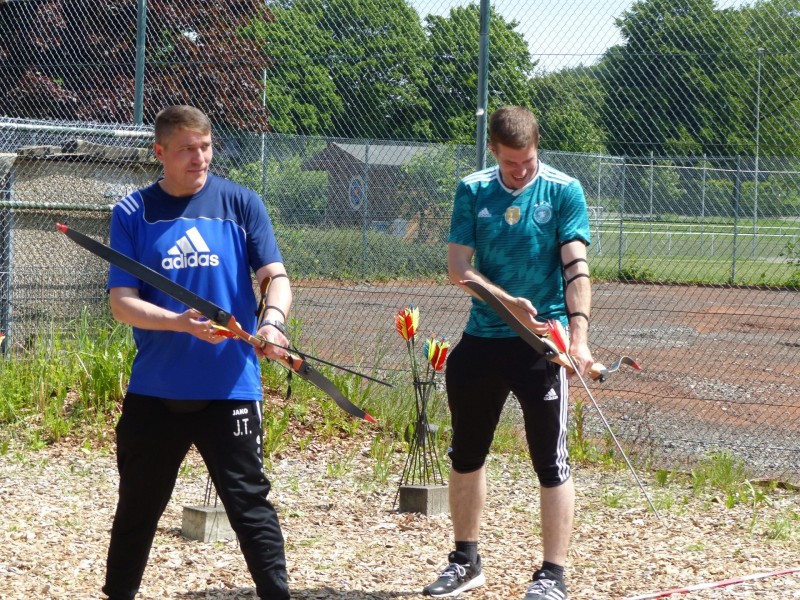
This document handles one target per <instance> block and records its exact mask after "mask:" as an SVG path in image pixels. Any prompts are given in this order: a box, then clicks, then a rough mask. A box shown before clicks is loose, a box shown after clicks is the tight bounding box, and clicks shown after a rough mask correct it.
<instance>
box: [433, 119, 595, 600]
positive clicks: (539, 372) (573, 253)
mask: <svg viewBox="0 0 800 600" xmlns="http://www.w3.org/2000/svg"><path fill="white" fill-rule="evenodd" d="M489 137H490V144H489V147H490V149H491V151H492V153H493V154H494V156H495V158H496V159H497V166H496V167H492V168H489V169H485V170H483V171H479V172H477V173H473V174H471V175H469V176H467V177H465V178H464V179H463V180H461V182H460V183H459V184H458V187H457V189H456V195H455V203H454V206H453V214H452V219H451V226H450V237H449V244H448V257H447V258H448V272H449V276H450V280H451V281H452V282H453V283H456V284H458V283H459V282H460V281H464V280H477V281H480V282H482V283H483V284H484V285H485V286H486V287H487V288H489V289H490V290H491V291H492V292H493V293H494V294H495V295H496V296H498V297H499V298H500V299H501V300H503V301H504V302H505V303H507V304H511V305H515V306H516V307H518V308H519V309H521V311H518V312H521V313H522V314H524V321H525V325H527V326H528V327H529V328H530V329H531V330H533V331H534V332H535V333H537V334H540V335H544V334H546V333H547V327H546V324H545V321H547V320H550V319H555V320H558V321H560V322H561V323H562V324H563V325H565V326H568V327H569V331H570V337H571V344H570V350H569V352H570V354H571V355H572V356H573V358H574V360H575V363H576V366H577V367H578V369H579V370H580V371H581V373H582V374H584V373H586V372H587V371H588V369H589V367H591V365H592V363H593V360H592V355H591V352H590V351H589V348H588V329H589V315H590V307H591V286H590V282H589V269H588V264H587V262H586V246H587V245H588V244H589V241H590V239H589V220H588V215H587V210H586V200H585V198H584V194H583V189H582V188H581V185H580V183H579V182H578V181H577V180H576V179H574V178H572V177H569V176H567V175H565V174H564V173H561V172H559V171H557V170H556V169H553V168H552V167H550V166H548V165H546V164H544V163H542V162H541V161H539V156H538V147H539V127H538V124H537V122H536V118H535V117H534V115H533V113H531V112H530V111H528V110H527V109H525V108H522V107H505V108H501V109H499V110H498V111H496V112H495V113H493V114H492V116H491V118H490V122H489ZM464 289H465V290H466V288H464ZM446 384H447V397H448V403H449V406H450V412H451V417H452V427H453V439H452V444H451V448H450V451H449V453H450V459H451V462H452V470H451V475H450V482H449V494H450V512H451V517H452V522H453V532H454V538H455V550H454V551H453V552H452V553H450V555H449V557H448V561H449V563H450V564H449V565H448V567H447V568H446V569H445V570H444V571H443V572H442V573H441V575H440V577H439V578H438V579H437V580H436V581H435V582H434V583H432V584H431V585H429V586H427V587H426V588H425V589H424V590H423V593H424V594H425V595H429V596H435V597H453V596H457V595H458V594H459V593H461V592H464V591H467V590H470V589H473V588H475V587H478V586H480V585H482V584H483V583H485V577H484V575H483V572H482V561H481V557H480V555H479V554H478V536H479V530H480V519H481V513H482V511H483V506H484V503H485V499H486V472H485V461H486V457H487V455H488V453H489V448H490V446H491V443H492V438H493V436H494V431H495V428H496V427H497V423H498V421H499V418H500V413H501V411H502V409H503V405H504V403H505V401H506V399H507V397H508V395H509V393H511V392H513V393H514V395H515V396H516V397H517V398H518V400H519V402H520V405H521V408H522V413H523V416H524V421H525V431H526V437H527V441H528V447H529V449H530V454H531V459H532V462H533V466H534V470H535V471H536V474H537V477H538V479H539V483H540V499H541V529H542V546H543V547H542V554H543V562H542V565H541V568H539V569H537V570H536V571H535V572H534V574H533V580H532V582H531V583H530V585H529V586H528V588H527V591H526V594H525V600H566V598H567V588H566V585H565V584H564V566H565V563H566V558H567V550H568V547H569V539H570V534H571V531H572V522H573V514H574V505H575V489H574V486H573V482H572V479H571V477H570V465H569V457H568V453H567V445H566V436H567V407H568V384H567V374H566V372H565V370H564V368H563V367H560V366H558V365H556V364H554V363H552V362H549V361H547V360H545V359H544V358H543V357H542V356H541V355H540V354H538V353H537V352H536V351H535V350H534V349H533V348H531V347H530V346H529V345H527V344H526V343H525V342H524V341H523V340H522V339H521V338H520V337H519V336H517V335H516V334H515V333H514V331H513V330H512V329H511V328H510V327H509V326H508V325H506V323H505V322H504V321H503V320H502V319H501V318H500V317H499V316H498V315H497V313H495V312H494V311H493V310H492V309H491V307H489V306H488V305H486V304H485V303H483V302H482V301H480V300H479V299H477V298H473V299H472V309H471V311H470V315H469V320H468V322H467V326H466V329H465V330H464V334H463V336H462V339H461V341H460V342H459V343H458V345H457V346H456V347H455V348H454V349H453V352H452V353H451V355H450V357H449V358H448V361H447V371H446Z"/></svg>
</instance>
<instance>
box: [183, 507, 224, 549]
mask: <svg viewBox="0 0 800 600" xmlns="http://www.w3.org/2000/svg"><path fill="white" fill-rule="evenodd" d="M181 535H183V537H185V538H188V539H190V540H199V541H201V542H216V541H219V540H233V539H236V533H235V532H234V531H233V529H231V524H230V521H228V515H227V514H226V513H225V507H223V506H184V507H183V525H182V526H181Z"/></svg>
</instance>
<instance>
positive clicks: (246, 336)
mask: <svg viewBox="0 0 800 600" xmlns="http://www.w3.org/2000/svg"><path fill="white" fill-rule="evenodd" d="M56 227H57V228H58V230H59V231H60V232H61V233H63V234H64V235H66V236H67V237H68V238H70V239H71V240H72V241H73V242H75V243H76V244H78V245H79V246H81V247H83V248H85V249H86V250H88V251H89V252H91V253H92V254H94V255H96V256H99V257H100V258H102V259H103V260H105V261H107V262H109V263H111V264H112V265H114V266H117V267H119V268H120V269H122V270H123V271H126V272H127V273H130V274H131V275H133V276H134V277H136V278H138V279H140V280H141V281H144V282H145V283H148V284H150V285H152V286H153V287H155V288H158V289H159V290H161V291H162V292H164V293H165V294H169V295H170V296H172V297H173V298H175V299H176V300H178V301H179V302H182V303H183V304H185V305H186V306H188V307H189V308H193V309H195V310H196V311H197V312H199V313H200V314H202V315H203V316H204V317H206V318H207V319H208V320H209V321H212V322H213V323H215V324H216V325H218V326H221V327H223V328H225V330H227V331H228V332H230V337H234V336H235V337H237V338H239V339H241V340H243V341H245V342H247V343H248V344H250V345H251V346H253V347H254V348H264V346H265V345H266V344H268V343H269V342H267V340H265V339H264V338H262V337H260V336H257V335H252V334H250V333H247V332H246V331H245V330H243V329H242V328H241V326H240V325H239V323H238V322H237V321H236V318H235V317H234V316H233V315H232V314H231V313H229V312H228V311H226V310H224V309H222V308H220V307H219V306H217V305H215V304H213V303H212V302H210V301H208V300H206V299H205V298H203V297H201V296H198V295H197V294H195V293H194V292H192V291H191V290H189V289H187V288H185V287H183V286H182V285H180V284H178V283H175V282H174V281H172V280H171V279H169V278H167V277H165V276H164V275H162V274H161V273H158V272H157V271H154V270H153V269H151V268H150V267H148V266H146V265H143V264H142V263H140V262H138V261H136V260H134V259H132V258H130V257H129V256H126V255H124V254H122V253H121V252H118V251H117V250H114V249H113V248H111V247H110V246H106V245H105V244H102V243H100V242H98V241H97V240H95V239H93V238H90V237H89V236H87V235H84V234H83V233H81V232H79V231H76V230H75V229H72V228H70V227H67V226H66V225H61V224H60V223H57V224H56ZM284 350H286V355H285V357H284V358H283V359H277V360H278V362H280V363H281V364H282V365H283V366H284V367H286V368H287V369H289V370H291V371H292V372H294V373H296V374H297V375H298V376H299V377H300V378H301V379H305V380H306V381H308V382H309V383H311V384H313V385H315V386H317V387H318V388H319V389H321V390H322V391H323V392H325V393H326V394H328V395H329V396H330V397H331V398H333V401H334V402H336V404H337V405H338V406H339V407H340V408H341V409H342V410H344V411H345V412H346V413H348V414H351V415H353V416H354V417H357V418H359V419H364V420H366V421H370V422H372V423H375V422H376V421H375V418H374V417H373V416H372V415H370V414H369V413H366V412H364V411H363V410H361V409H360V408H359V407H357V406H356V405H355V404H353V403H352V402H350V400H348V399H347V398H346V397H345V395H344V394H343V393H342V392H341V390H340V389H339V388H337V387H336V386H335V385H334V384H333V382H331V381H330V380H329V379H328V378H327V377H325V376H324V375H322V374H321V373H320V372H319V371H317V370H316V369H315V368H314V367H312V366H311V365H310V364H309V363H308V361H307V360H306V359H305V358H304V357H303V356H302V355H297V354H293V353H292V352H291V351H290V349H289V348H284ZM365 377H366V376H365ZM370 379H371V378H370Z"/></svg>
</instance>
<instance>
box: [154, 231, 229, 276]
mask: <svg viewBox="0 0 800 600" xmlns="http://www.w3.org/2000/svg"><path fill="white" fill-rule="evenodd" d="M167 254H169V256H167V257H165V258H164V259H163V260H162V261H161V267H162V268H163V269H166V270H167V271H170V270H172V269H186V268H190V267H216V266H218V265H219V255H218V254H212V252H211V248H209V247H208V244H206V241H205V240H204V239H203V236H202V235H200V232H199V231H198V230H197V227H192V228H191V229H190V230H188V231H187V232H186V234H185V235H184V236H182V237H181V238H180V239H179V240H178V241H177V242H176V243H175V245H174V246H173V247H172V248H170V249H169V250H167Z"/></svg>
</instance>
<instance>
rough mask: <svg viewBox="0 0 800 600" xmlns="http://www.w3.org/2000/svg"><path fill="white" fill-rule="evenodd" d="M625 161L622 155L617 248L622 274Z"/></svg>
mask: <svg viewBox="0 0 800 600" xmlns="http://www.w3.org/2000/svg"><path fill="white" fill-rule="evenodd" d="M625 162H626V157H624V156H623V157H622V192H621V193H620V196H619V250H618V254H617V274H619V275H621V274H622V252H623V247H622V241H623V239H622V238H623V230H624V227H623V225H624V220H625Z"/></svg>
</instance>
